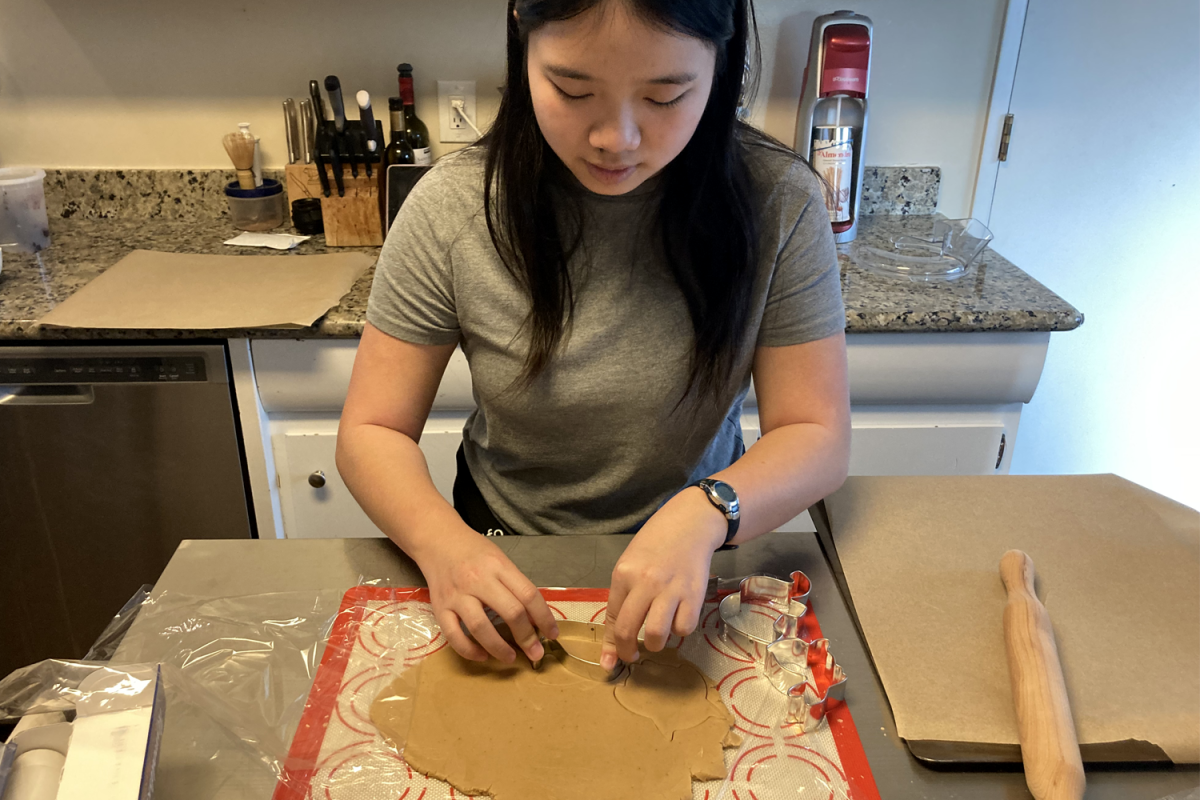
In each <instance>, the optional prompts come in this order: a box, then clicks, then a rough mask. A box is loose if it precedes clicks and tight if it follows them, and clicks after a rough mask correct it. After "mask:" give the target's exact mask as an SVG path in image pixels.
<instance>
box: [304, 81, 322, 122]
mask: <svg viewBox="0 0 1200 800" xmlns="http://www.w3.org/2000/svg"><path fill="white" fill-rule="evenodd" d="M308 96H309V97H310V98H311V99H312V107H313V117H314V120H315V121H316V123H317V125H320V124H321V123H322V122H324V121H325V103H324V102H322V100H321V84H319V83H317V82H316V81H309V82H308ZM313 130H314V131H315V130H316V126H314V127H313Z"/></svg>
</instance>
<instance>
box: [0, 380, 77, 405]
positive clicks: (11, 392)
mask: <svg viewBox="0 0 1200 800" xmlns="http://www.w3.org/2000/svg"><path fill="white" fill-rule="evenodd" d="M95 400H96V395H95V393H94V392H93V391H92V386H91V384H87V383H82V384H78V383H63V384H29V385H16V386H14V385H12V384H8V385H5V384H0V406H84V405H89V404H91V403H93V402H95Z"/></svg>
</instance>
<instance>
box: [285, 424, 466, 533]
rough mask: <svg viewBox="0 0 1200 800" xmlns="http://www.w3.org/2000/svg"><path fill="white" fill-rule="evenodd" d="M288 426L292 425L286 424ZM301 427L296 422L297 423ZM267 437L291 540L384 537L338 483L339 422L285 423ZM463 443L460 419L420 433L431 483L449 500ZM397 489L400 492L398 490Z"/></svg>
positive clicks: (339, 480)
mask: <svg viewBox="0 0 1200 800" xmlns="http://www.w3.org/2000/svg"><path fill="white" fill-rule="evenodd" d="M289 422H290V423H292V424H291V425H289V424H287V423H289ZM297 423H299V424H297ZM279 427H280V429H281V432H279V433H276V434H274V435H273V436H272V437H271V449H272V450H273V451H274V455H275V467H276V470H277V472H278V475H279V499H280V509H281V511H282V513H283V529H284V531H286V533H287V537H288V538H289V539H320V538H324V537H331V536H337V537H344V538H358V537H368V536H382V535H383V533H382V532H381V531H380V530H379V529H378V528H377V527H375V524H374V523H373V522H371V520H370V519H369V518H368V517H367V515H366V514H365V513H363V510H362V509H361V508H360V507H359V505H358V502H357V501H355V499H354V497H353V496H352V495H351V494H350V490H349V489H347V488H346V484H345V483H343V482H342V477H341V475H339V474H338V471H337V466H336V465H335V463H334V459H335V454H336V452H337V419H327V420H311V419H310V420H305V421H298V420H295V419H291V420H286V421H284V424H282V425H280V426H279ZM460 442H462V419H461V418H459V417H457V416H450V415H446V414H444V413H442V412H438V413H435V414H434V415H432V416H431V417H430V420H429V423H428V424H427V425H426V426H425V431H424V433H422V434H421V451H422V452H423V453H424V454H425V460H426V461H428V462H429V471H430V477H432V478H433V485H434V486H436V487H437V490H438V491H439V492H441V494H442V496H443V497H445V498H446V499H447V500H449V501H451V502H453V499H452V497H453V495H452V492H453V490H454V473H455V466H454V454H455V452H456V451H457V450H458V445H459V443H460ZM397 491H402V488H401V487H397Z"/></svg>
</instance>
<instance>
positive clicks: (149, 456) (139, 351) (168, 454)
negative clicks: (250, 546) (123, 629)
mask: <svg viewBox="0 0 1200 800" xmlns="http://www.w3.org/2000/svg"><path fill="white" fill-rule="evenodd" d="M244 476H245V471H244V469H243V459H242V454H241V447H240V444H239V438H238V429H237V422H236V418H235V414H234V403H233V400H232V392H231V387H230V382H229V377H228V371H227V368H226V358H225V348H224V346H222V345H219V344H218V345H179V346H171V345H158V346H143V345H134V346H117V345H114V346H104V347H97V346H71V345H58V346H36V347H25V346H15V347H8V346H3V347H0V677H3V676H4V675H7V674H8V673H9V672H11V671H12V670H13V669H15V668H17V667H20V666H24V665H25V664H29V663H32V662H34V661H39V660H41V659H43V658H79V657H82V656H83V655H84V654H85V652H86V651H87V650H88V647H89V645H90V644H91V643H92V642H93V641H94V640H95V639H96V637H97V636H98V635H99V634H100V633H101V632H102V631H103V629H104V627H105V625H106V624H107V623H108V621H109V620H110V619H111V618H112V616H113V614H115V613H116V612H117V611H118V610H119V609H120V608H121V606H122V605H123V604H124V603H125V601H126V600H128V599H129V598H130V596H132V595H133V594H134V593H135V592H136V591H137V590H138V588H139V587H140V586H141V585H142V584H146V583H154V582H155V581H156V580H157V579H158V576H159V574H160V573H161V572H162V570H163V568H164V567H165V566H166V564H167V561H168V560H169V559H170V558H171V555H172V553H174V552H175V548H176V546H178V544H179V543H180V542H181V541H182V540H184V539H224V538H242V539H244V538H248V537H251V536H252V535H253V523H252V520H251V518H250V513H251V512H250V510H249V506H248V503H247V500H246V498H247V492H246V483H245V477H244Z"/></svg>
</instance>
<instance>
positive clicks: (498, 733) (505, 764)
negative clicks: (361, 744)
mask: <svg viewBox="0 0 1200 800" xmlns="http://www.w3.org/2000/svg"><path fill="white" fill-rule="evenodd" d="M593 627H601V626H593ZM601 630H602V628H601ZM564 633H565V632H564ZM589 638H590V637H589ZM560 641H561V642H562V643H563V644H564V647H565V649H567V650H568V651H569V652H572V653H578V652H581V651H588V650H589V649H590V648H589V646H588V644H587V643H586V642H584V641H582V640H576V641H571V640H570V639H569V638H567V637H566V636H560ZM563 660H565V656H564V655H562V654H559V653H557V652H556V651H553V650H551V651H549V652H548V653H547V656H546V658H545V659H543V662H542V669H541V670H540V671H537V672H535V671H534V670H533V669H532V667H531V666H530V664H529V662H528V661H526V660H525V659H524V658H521V657H518V659H517V661H516V663H515V664H512V665H508V664H503V663H501V662H499V661H496V660H495V659H489V660H488V661H486V662H483V663H479V662H473V661H467V660H466V659H463V658H462V657H460V656H459V655H458V654H457V653H455V652H454V651H453V650H451V649H450V648H448V647H447V648H444V649H442V650H440V651H439V652H437V653H434V654H433V655H432V656H430V657H428V658H426V659H425V660H424V661H422V662H421V664H419V665H418V666H416V667H413V668H411V669H409V670H408V671H407V672H405V673H404V674H403V675H402V676H400V677H399V678H397V679H396V680H395V681H393V683H392V684H391V685H390V686H389V687H388V688H387V689H385V690H384V691H383V692H382V693H381V694H380V695H379V697H377V698H376V700H375V702H374V704H372V706H371V720H372V721H373V722H374V723H375V725H376V727H377V728H378V729H379V731H380V732H381V733H382V734H383V735H384V737H386V738H387V739H388V740H389V741H390V742H391V743H392V744H393V745H394V746H396V747H397V749H399V750H400V751H401V752H402V753H403V755H404V759H405V761H407V762H408V764H409V766H411V767H412V768H413V769H415V770H417V771H418V772H421V773H423V774H425V775H428V776H430V777H434V778H439V779H441V780H444V781H446V782H447V783H449V784H450V785H452V786H453V787H454V788H455V789H458V790H459V791H462V792H465V793H467V794H489V795H491V797H492V798H493V800H539V798H546V800H550V798H553V800H605V799H607V798H622V799H623V798H631V797H637V798H643V799H644V800H689V799H690V798H691V797H692V779H693V778H694V779H696V780H717V779H720V778H724V777H725V762H724V757H723V755H722V750H723V748H725V747H735V746H737V745H738V744H739V743H740V737H738V735H737V734H736V733H735V732H734V730H733V725H734V720H733V717H732V715H730V713H729V710H728V709H726V708H725V704H724V703H723V702H722V701H721V697H720V694H719V692H718V690H717V688H716V686H715V685H714V684H713V683H712V681H710V680H709V679H708V677H707V676H705V675H704V674H703V673H701V672H700V670H698V669H697V668H696V667H695V665H693V664H692V663H691V662H689V661H687V660H685V659H683V658H682V657H681V656H680V655H679V652H678V651H677V650H674V649H670V650H664V651H662V652H661V653H650V652H647V651H643V652H642V655H641V658H639V660H638V662H637V663H636V664H633V665H631V666H630V667H629V669H628V670H627V672H626V674H625V675H623V676H622V677H621V678H620V679H619V680H617V681H615V682H613V683H601V682H598V681H595V680H591V679H589V678H586V677H582V676H580V675H577V674H575V673H573V672H571V671H569V670H568V669H567V668H566V667H565V666H564V665H563Z"/></svg>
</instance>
